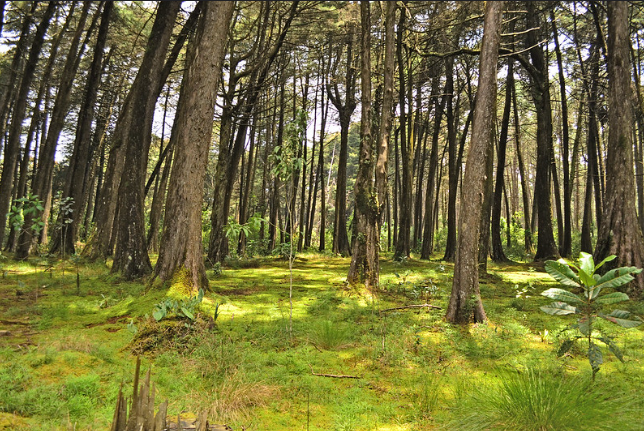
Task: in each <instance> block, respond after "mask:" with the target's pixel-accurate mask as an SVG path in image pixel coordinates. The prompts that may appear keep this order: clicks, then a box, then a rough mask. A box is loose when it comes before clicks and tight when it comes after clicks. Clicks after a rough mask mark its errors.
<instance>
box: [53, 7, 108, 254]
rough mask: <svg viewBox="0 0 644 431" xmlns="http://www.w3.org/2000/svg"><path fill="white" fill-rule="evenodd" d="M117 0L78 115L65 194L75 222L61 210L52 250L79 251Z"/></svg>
mask: <svg viewBox="0 0 644 431" xmlns="http://www.w3.org/2000/svg"><path fill="white" fill-rule="evenodd" d="M112 6H113V2H105V3H104V9H103V15H102V17H101V25H100V27H99V30H98V36H97V38H96V45H95V48H94V58H93V59H92V64H91V66H90V72H89V75H88V77H87V89H86V90H85V99H84V100H83V105H82V107H81V110H80V113H79V119H78V130H77V132H76V139H75V140H74V149H73V153H72V157H71V159H70V162H69V163H70V166H69V169H68V172H67V182H66V184H65V192H64V197H66V198H70V199H72V203H71V205H72V207H71V209H72V213H71V217H70V219H71V222H70V223H66V222H65V220H64V218H66V217H69V215H68V214H63V213H60V214H58V218H59V220H60V221H61V222H62V223H60V228H59V229H58V231H57V232H56V237H55V238H54V241H53V243H52V245H51V249H50V251H51V252H57V251H59V250H60V248H61V247H62V250H63V252H67V253H69V254H72V253H74V252H75V249H74V243H75V242H76V238H77V237H78V232H79V228H80V226H81V224H82V220H81V214H82V210H83V207H82V204H83V194H84V193H85V189H86V188H87V187H88V186H89V185H88V184H86V180H87V175H86V172H87V169H88V167H89V162H90V144H91V132H92V122H93V121H94V109H95V105H96V99H97V95H98V87H99V84H100V81H101V73H102V71H103V51H104V49H105V43H106V41H107V31H108V24H109V21H110V14H111V12H112Z"/></svg>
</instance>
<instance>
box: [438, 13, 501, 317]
mask: <svg viewBox="0 0 644 431" xmlns="http://www.w3.org/2000/svg"><path fill="white" fill-rule="evenodd" d="M503 5H504V2H502V1H498V2H487V3H486V4H485V24H484V31H483V41H482V45H481V57H480V67H479V70H480V72H479V90H478V93H477V96H476V99H477V100H476V103H475V107H474V110H475V113H474V120H473V125H472V140H471V143H470V149H469V152H468V156H467V164H466V167H465V175H464V178H463V199H462V201H461V211H460V218H459V230H458V252H457V254H456V263H455V265H454V280H453V283H452V294H451V297H450V301H449V305H448V308H447V314H446V316H445V318H446V319H447V321H448V322H452V323H466V322H471V321H474V322H483V321H485V320H487V317H486V315H485V310H484V309H483V304H482V302H481V295H480V292H479V282H478V265H477V263H478V243H479V232H478V230H479V227H480V217H481V209H482V204H483V202H482V200H483V191H484V187H485V170H486V163H487V161H486V157H487V156H488V155H489V154H490V151H489V150H488V148H489V147H490V146H492V145H493V142H492V139H493V136H494V134H493V133H494V116H495V113H496V73H497V60H498V52H499V51H498V49H499V42H500V39H501V18H502V11H503Z"/></svg>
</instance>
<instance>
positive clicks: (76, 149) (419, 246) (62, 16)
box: [0, 1, 644, 293]
mask: <svg viewBox="0 0 644 431" xmlns="http://www.w3.org/2000/svg"><path fill="white" fill-rule="evenodd" d="M206 3H207V2H198V3H194V2H105V1H103V2H0V7H1V9H2V21H1V25H2V27H1V30H2V36H3V41H4V45H3V46H4V49H5V50H4V52H3V54H2V57H1V58H0V68H1V70H0V83H1V85H2V86H1V88H0V157H1V158H2V176H1V180H0V223H1V224H2V229H0V245H1V246H2V248H3V250H5V251H7V252H10V253H11V254H12V256H13V257H15V258H16V259H26V258H27V257H28V256H30V255H34V254H43V253H57V254H62V255H63V256H65V255H72V254H74V253H75V254H77V255H82V256H85V257H87V258H88V259H113V265H112V271H113V272H115V273H119V274H122V275H123V277H124V278H125V279H136V278H141V277H144V276H148V275H150V274H153V275H154V276H155V277H157V278H159V279H161V280H167V279H171V278H173V277H178V276H182V274H183V276H186V274H185V271H187V278H188V279H189V280H192V283H191V284H192V285H193V286H195V287H203V286H204V285H207V279H205V276H201V275H200V273H202V272H203V267H204V265H207V266H213V265H218V264H221V263H224V262H225V261H226V259H245V258H250V257H253V256H257V255H268V254H276V255H281V256H287V257H288V256H291V255H292V253H293V251H294V250H295V251H302V250H306V249H315V250H319V251H321V252H328V253H333V254H341V255H350V254H351V253H352V244H353V245H355V241H363V240H364V238H363V237H361V232H359V231H358V228H357V227H356V223H355V217H354V214H355V212H356V206H357V204H356V202H359V200H356V194H357V192H355V190H356V178H357V177H358V175H359V170H360V167H361V165H362V166H368V169H367V168H365V169H366V170H365V172H367V174H365V175H367V177H369V176H370V175H371V176H373V175H374V173H373V172H375V170H376V167H375V165H372V164H370V163H371V161H369V160H368V159H366V158H365V157H367V156H365V155H364V153H363V152H362V151H361V143H363V142H365V136H366V135H365V131H364V130H361V125H364V124H366V122H368V123H370V128H371V132H369V133H373V136H374V139H373V141H374V142H375V141H376V140H377V139H376V138H377V137H378V136H384V141H383V142H387V143H388V152H387V153H385V155H386V159H385V161H386V163H385V171H384V173H385V177H384V178H385V181H384V183H382V184H384V185H383V187H384V189H383V193H382V194H380V193H378V194H377V195H376V194H374V195H373V196H372V197H373V198H374V199H375V200H376V201H377V204H378V214H377V217H378V223H377V227H378V230H379V235H378V236H377V240H378V241H379V248H380V249H381V250H384V251H388V252H389V251H390V252H392V253H393V256H394V259H397V260H401V259H407V258H409V257H410V256H412V253H413V254H414V256H417V257H420V258H421V259H430V258H432V259H443V260H446V261H454V260H455V259H456V254H457V226H458V220H459V217H461V215H462V213H463V211H467V210H468V207H467V205H468V202H462V199H461V197H462V195H463V190H462V183H463V177H464V175H463V172H464V168H465V162H466V158H467V154H468V150H469V147H470V138H471V134H472V122H473V121H472V120H473V113H474V105H475V103H476V95H477V91H478V89H479V88H478V87H479V83H480V76H479V54H480V51H481V41H482V36H483V18H484V14H483V7H484V4H483V2H412V1H409V2H407V1H404V2H396V3H388V2H372V3H371V5H370V11H369V13H370V15H369V17H370V18H369V19H370V21H365V20H364V17H365V16H367V15H365V10H363V11H362V12H361V10H360V7H361V5H360V4H358V3H352V2H317V1H300V2H252V1H245V2H236V3H234V4H233V3H231V2H224V3H223V5H222V4H220V5H218V6H212V5H210V6H207V5H206ZM628 6H629V8H628V23H627V24H628V31H629V32H630V36H631V39H630V42H631V44H630V52H629V53H628V56H629V59H628V60H627V61H628V62H629V63H630V64H628V65H627V66H626V67H627V70H628V74H629V77H630V84H629V85H630V86H631V90H632V91H629V92H625V93H622V95H623V99H621V101H622V103H623V104H624V105H625V106H627V107H628V108H629V109H627V110H626V111H625V112H626V114H624V116H623V117H624V118H626V119H628V118H630V121H629V124H631V125H632V126H633V128H632V131H629V134H630V136H628V144H629V149H628V151H629V152H632V155H631V159H628V158H627V159H625V160H626V162H627V163H626V164H623V163H622V164H620V165H619V169H621V170H624V171H627V172H631V176H630V177H629V178H627V179H626V180H623V179H621V180H619V181H620V184H626V182H628V181H632V182H634V184H633V197H632V199H629V200H627V201H626V203H625V206H628V207H629V208H631V209H632V211H633V213H635V212H636V214H637V216H638V219H636V220H635V221H634V222H633V224H632V225H627V226H626V227H625V230H626V231H627V234H626V237H628V238H630V239H631V241H630V242H627V241H625V240H619V244H618V248H619V247H622V248H628V249H629V250H630V251H629V253H631V254H632V255H633V256H636V257H632V258H625V257H623V256H622V255H621V254H620V253H617V252H616V251H615V250H614V249H611V250H612V251H610V252H611V253H615V254H618V255H620V261H619V262H616V265H618V266H624V265H637V266H641V263H639V264H638V262H640V261H641V258H642V257H644V254H643V253H642V252H641V250H642V249H643V248H644V244H642V234H641V229H642V226H644V216H643V213H644V168H643V165H642V161H643V157H644V101H643V99H642V92H641V85H640V84H641V72H642V54H643V50H644V47H643V46H642V44H641V41H640V39H641V35H642V30H643V29H644V13H643V12H644V8H643V7H642V4H641V3H639V2H630V3H629V4H628ZM363 7H364V5H363ZM209 9H210V11H208V10H209ZM213 10H214V11H213ZM216 20H219V21H216ZM215 23H218V26H217V28H220V29H222V28H223V29H224V30H226V26H227V25H228V32H227V34H225V33H226V32H225V31H220V32H219V33H218V34H215V33H216V32H212V31H211V32H208V31H207V29H208V28H209V26H213V25H215ZM222 23H223V24H222ZM365 23H367V24H366V25H365ZM388 24H389V26H388ZM501 26H502V28H501V30H500V31H501V36H500V37H501V39H500V45H499V48H498V53H499V59H498V67H497V72H498V73H497V79H498V84H497V92H496V94H497V95H496V99H497V100H496V103H495V104H494V106H496V108H495V109H496V110H497V112H496V115H495V116H494V119H495V121H494V124H493V127H492V130H490V133H491V134H492V135H491V136H492V140H493V142H494V145H493V146H492V149H491V151H492V153H491V154H490V155H491V157H488V158H487V160H488V162H487V165H486V175H485V178H486V181H485V191H484V194H483V204H482V209H481V214H482V216H481V225H480V232H482V234H481V235H480V239H479V242H478V248H479V261H480V263H481V265H482V266H483V269H484V267H485V263H486V262H487V258H488V256H489V257H491V258H492V260H494V261H496V262H504V261H507V260H510V259H512V260H538V261H542V260H546V259H551V258H557V257H559V256H563V257H573V256H577V255H578V254H579V252H580V251H586V252H589V253H593V252H595V247H596V244H597V243H598V238H599V237H600V229H599V228H600V226H601V225H602V217H604V215H605V212H606V209H607V207H608V206H614V205H615V203H614V202H613V200H612V194H614V193H611V192H609V191H607V190H610V187H609V186H608V184H607V182H609V181H610V180H609V179H608V178H609V177H610V175H609V171H610V168H611V167H610V165H609V164H608V163H607V158H608V151H609V144H608V142H609V139H608V134H609V131H610V127H609V126H610V124H609V109H608V104H609V101H608V99H609V97H608V93H609V80H608V68H607V64H608V58H609V56H610V55H611V52H610V50H609V41H610V35H609V31H608V20H607V5H606V3H605V2H592V1H591V2H586V1H581V2H577V1H574V2H505V5H504V12H503V19H502V24H501ZM387 28H389V29H390V30H389V33H388V32H387ZM367 34H368V35H369V38H370V39H369V41H370V43H369V44H367V45H365V42H364V41H365V35H367ZM387 34H389V35H390V38H389V39H387V37H386V36H387ZM387 40H389V41H390V43H391V44H390V45H389V46H390V47H391V48H392V51H391V52H390V55H389V56H387V54H386V51H387V50H386V48H387V46H388V45H387ZM607 41H608V42H607ZM205 52H208V53H209V54H207V55H206V54H204V53H205ZM367 53H368V57H366V54H367ZM218 56H220V58H222V60H218ZM204 58H205V59H206V61H204ZM365 58H369V60H368V62H367V63H366V66H365V63H364V59H365ZM207 59H211V63H213V64H210V65H208V61H207ZM387 60H389V61H390V62H392V64H393V69H391V72H393V73H392V74H391V77H392V79H393V81H392V84H391V85H392V86H391V89H390V91H387V89H388V88H389V87H388V86H387V81H386V79H387V78H386V77H387V73H386V70H387V68H386V66H387ZM200 61H201V63H200ZM218 61H219V62H220V63H219V64H217V62H218ZM361 61H362V62H363V63H361ZM365 71H369V73H370V79H369V83H370V89H369V87H368V86H365V85H364V84H365V83H366V82H367V81H366V80H365V78H364V77H365V76H366V75H365V73H366V72H365ZM200 72H201V73H200ZM218 74H220V75H221V76H218ZM209 76H210V77H212V78H213V79H211V80H210V81H204V79H206V78H207V77H209ZM365 89H366V90H365ZM365 96H368V99H369V100H368V102H369V111H368V114H365V106H367V105H365ZM200 102H201V103H200ZM383 107H384V108H383ZM631 107H632V112H631V110H630V108H631ZM385 114H387V115H389V114H391V125H390V126H389V127H386V126H385V125H383V124H382V123H385V121H384V117H385V116H386V115H385ZM361 115H362V119H360V116H361ZM198 119H199V120H198ZM210 119H212V121H211V120H210ZM386 122H389V120H387V121H386ZM378 133H379V135H378ZM370 139H371V138H370ZM203 142H206V145H205V146H204V145H203ZM374 145H375V144H374ZM372 156H373V155H372ZM179 161H181V162H179ZM190 161H194V162H195V163H193V164H190V163H189V162H190ZM173 164H174V168H173ZM369 169H371V171H370V170H369ZM370 172H371V173H370ZM182 173H183V175H182ZM375 175H377V174H375ZM376 181H377V180H376ZM195 202H197V203H198V205H195ZM195 232H196V234H195ZM611 232H612V231H611ZM611 235H612V233H611ZM179 240H183V242H182V241H179ZM633 250H634V251H633ZM602 253H603V254H604V255H607V254H608V249H605V250H604V249H602V251H600V252H597V253H596V254H602ZM150 254H159V261H158V262H157V264H156V267H155V268H153V266H152V264H151V261H150V257H149V256H150ZM637 256H639V257H637ZM629 259H630V260H629ZM638 259H640V261H638ZM177 268H179V269H177ZM181 268H184V269H181ZM182 271H184V272H182ZM200 271H201V272H200ZM640 284H641V283H640ZM636 293H641V289H640V288H637V289H636Z"/></svg>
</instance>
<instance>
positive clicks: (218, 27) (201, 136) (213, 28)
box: [155, 1, 235, 290]
mask: <svg viewBox="0 0 644 431" xmlns="http://www.w3.org/2000/svg"><path fill="white" fill-rule="evenodd" d="M234 5H235V3H234V2H232V1H230V2H204V3H203V5H202V7H203V12H202V14H203V15H202V17H201V18H200V20H199V24H198V27H197V33H196V35H195V39H194V41H193V43H192V44H191V45H190V49H189V51H188V59H187V67H186V71H185V73H184V78H183V79H184V81H183V85H182V88H181V95H180V100H179V107H178V110H177V111H178V112H177V120H176V121H177V126H176V127H177V128H178V129H177V132H176V139H177V142H176V145H175V152H176V154H175V158H174V162H173V165H172V173H171V175H170V186H169V189H168V200H167V204H166V216H165V223H164V227H163V236H162V239H161V249H160V250H161V251H160V253H159V260H158V262H157V266H156V268H155V275H156V276H157V277H159V279H161V280H169V279H171V278H173V277H174V276H175V275H176V274H177V273H179V272H180V271H182V270H184V271H185V270H187V272H188V276H189V283H191V287H192V289H194V290H198V289H199V288H207V287H208V279H207V278H206V269H205V266H204V262H203V244H202V240H201V205H202V202H203V187H202V185H203V182H204V178H205V174H206V165H207V163H208V151H209V148H210V144H211V138H212V119H213V116H214V108H215V102H216V98H217V89H218V86H219V81H220V79H221V67H222V63H223V59H224V52H225V46H226V39H227V36H228V29H229V24H230V20H231V18H232V14H233V10H234Z"/></svg>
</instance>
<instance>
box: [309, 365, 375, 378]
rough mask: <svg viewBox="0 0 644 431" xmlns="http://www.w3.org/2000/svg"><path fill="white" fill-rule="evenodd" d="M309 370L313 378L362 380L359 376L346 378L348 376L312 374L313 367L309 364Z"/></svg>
mask: <svg viewBox="0 0 644 431" xmlns="http://www.w3.org/2000/svg"><path fill="white" fill-rule="evenodd" d="M309 368H311V374H313V375H314V376H318V377H332V378H334V379H361V378H362V377H361V376H348V375H345V374H318V373H314V372H313V367H312V366H311V364H309Z"/></svg>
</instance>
